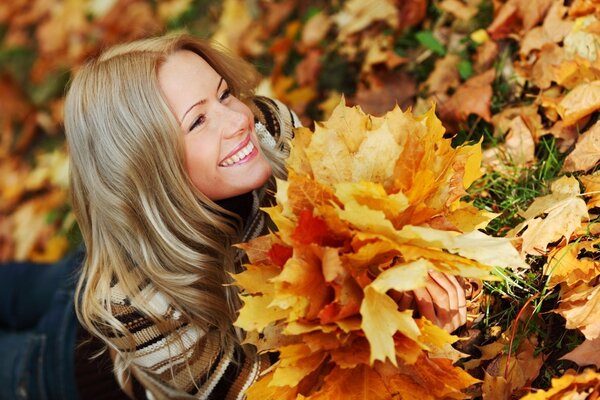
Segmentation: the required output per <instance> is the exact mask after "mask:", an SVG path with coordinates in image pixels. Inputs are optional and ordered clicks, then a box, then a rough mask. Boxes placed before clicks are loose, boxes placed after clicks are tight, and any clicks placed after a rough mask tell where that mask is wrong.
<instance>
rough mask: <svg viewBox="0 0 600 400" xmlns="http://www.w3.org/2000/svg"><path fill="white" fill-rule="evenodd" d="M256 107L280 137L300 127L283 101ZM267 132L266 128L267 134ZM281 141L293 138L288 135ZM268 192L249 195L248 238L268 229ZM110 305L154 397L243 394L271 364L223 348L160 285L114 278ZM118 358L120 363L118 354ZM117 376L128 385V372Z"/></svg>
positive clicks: (118, 343) (135, 371)
mask: <svg viewBox="0 0 600 400" xmlns="http://www.w3.org/2000/svg"><path fill="white" fill-rule="evenodd" d="M252 108H253V111H254V113H255V116H256V118H257V121H260V122H261V123H262V124H263V125H264V126H265V127H266V128H267V131H268V132H269V133H270V134H271V135H272V136H273V138H274V139H275V140H276V141H277V140H278V139H279V137H280V135H284V136H285V137H286V139H290V138H291V136H292V127H293V126H299V122H298V119H297V117H296V116H295V115H294V113H293V112H292V111H290V110H289V109H288V108H287V107H286V106H284V105H283V104H281V103H280V102H276V101H273V100H271V99H268V98H264V97H257V98H256V99H255V100H254V104H253V107H252ZM258 133H259V137H260V138H261V140H262V141H263V142H264V141H266V142H267V143H269V142H270V143H271V144H272V145H273V144H275V141H273V140H272V139H271V138H270V137H261V134H260V132H258ZM264 134H265V132H264V131H263V135H262V136H264ZM282 143H289V140H284V141H282ZM279 150H281V151H284V152H286V153H287V152H288V151H289V148H288V147H287V145H285V147H284V145H283V144H282V147H281V148H280V149H279ZM268 197H269V196H268V195H267V190H266V188H264V187H263V188H260V189H257V190H255V191H253V192H252V193H251V194H248V195H247V196H245V198H246V200H247V201H248V202H249V203H251V205H250V204H249V210H248V211H249V216H248V217H247V218H246V221H245V226H244V234H243V237H242V240H243V241H247V240H250V239H252V238H254V237H256V236H258V235H260V234H261V233H263V232H265V229H266V227H267V226H266V225H267V223H268V221H267V217H266V216H265V214H264V213H263V212H261V211H260V210H259V207H261V206H263V205H265V203H266V202H267V201H268V200H269V199H268ZM238 261H239V260H238ZM136 299H144V301H145V302H147V304H149V305H150V306H151V307H152V308H153V310H154V311H155V312H156V313H157V314H158V315H162V316H164V317H165V319H167V320H169V321H171V322H173V326H174V327H173V333H175V332H177V333H178V334H180V336H181V338H182V340H181V341H176V342H174V341H171V340H168V339H170V338H171V337H165V336H163V335H162V334H161V333H160V331H159V329H158V327H157V326H156V325H155V324H154V323H153V322H152V320H151V319H150V318H148V317H147V316H145V315H142V314H141V313H140V312H138V310H137V308H136ZM111 309H112V313H113V316H114V317H115V318H117V319H118V320H119V321H120V322H121V323H123V324H124V325H125V327H126V328H127V329H128V331H129V332H130V333H131V334H133V337H134V338H135V343H136V350H135V353H134V362H133V365H132V366H131V367H130V372H131V373H132V375H133V377H134V378H135V379H136V380H137V381H138V382H139V383H141V384H142V386H143V387H144V388H145V389H146V396H147V397H148V398H149V399H224V400H234V399H242V398H244V391H245V390H246V389H247V388H248V387H249V386H250V385H251V384H252V383H253V382H254V381H256V379H257V378H258V377H259V375H260V373H261V372H262V371H264V370H265V369H266V368H267V367H268V366H269V365H270V362H269V360H268V358H266V356H259V358H258V359H256V360H255V359H248V358H246V357H245V355H244V353H243V351H242V350H241V348H227V349H221V348H220V340H219V334H218V332H216V331H214V330H204V331H203V330H200V329H198V328H197V327H195V326H193V325H191V324H189V323H188V321H186V320H185V319H184V318H183V316H182V314H181V313H180V312H179V311H178V310H176V309H174V307H173V306H172V305H171V303H170V301H169V298H168V296H167V295H166V294H164V293H161V292H159V291H157V290H155V288H154V287H153V285H152V283H150V282H148V283H146V284H145V286H144V287H142V288H141V291H140V294H139V296H136V298H128V297H127V296H125V294H124V293H123V291H122V289H121V288H120V285H119V284H118V283H115V284H114V286H113V287H112V292H111ZM167 336H169V335H167ZM124 340H125V339H124V338H119V337H114V338H113V339H112V340H111V342H112V343H111V344H112V345H113V346H115V347H116V348H120V349H123V348H126V346H125V342H124ZM234 360H238V361H239V362H236V361H234ZM115 362H116V364H117V366H118V363H119V362H120V357H119V356H118V355H117V359H116V361H115ZM117 379H119V382H120V384H121V385H122V386H123V385H124V382H123V377H117Z"/></svg>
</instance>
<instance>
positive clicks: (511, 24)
mask: <svg viewBox="0 0 600 400" xmlns="http://www.w3.org/2000/svg"><path fill="white" fill-rule="evenodd" d="M518 4H519V3H518V1H517V0H509V1H507V2H506V3H504V4H502V6H501V7H500V9H499V10H497V12H496V13H495V14H496V15H495V16H494V20H493V21H492V23H491V24H490V26H488V28H487V31H488V33H489V34H490V36H491V37H492V39H494V40H498V39H504V38H506V37H508V35H509V34H510V33H512V32H515V31H517V29H518V28H519V27H520V18H519V6H518Z"/></svg>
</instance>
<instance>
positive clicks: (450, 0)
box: [438, 0, 478, 21]
mask: <svg viewBox="0 0 600 400" xmlns="http://www.w3.org/2000/svg"><path fill="white" fill-rule="evenodd" d="M438 7H440V8H441V9H442V10H444V11H446V12H447V13H450V14H452V15H454V16H455V17H456V18H458V19H462V20H465V21H467V20H469V19H471V18H473V17H474V16H475V15H477V12H478V9H477V7H476V6H475V5H474V4H465V3H463V2H462V1H460V0H443V1H442V2H441V3H440V4H439V6H438Z"/></svg>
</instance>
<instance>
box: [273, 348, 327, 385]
mask: <svg viewBox="0 0 600 400" xmlns="http://www.w3.org/2000/svg"><path fill="white" fill-rule="evenodd" d="M279 351H280V360H281V361H280V363H279V365H278V368H277V369H275V372H274V373H273V379H272V380H271V382H270V383H269V386H291V387H294V386H296V385H298V383H300V381H301V380H302V379H303V378H304V377H305V376H306V375H308V374H310V373H311V372H312V371H314V370H315V369H316V368H318V367H319V365H321V364H322V363H323V361H325V357H326V356H327V354H326V353H325V352H323V351H318V352H315V353H313V352H312V351H311V350H310V348H309V347H308V346H307V345H305V344H303V343H300V344H293V345H289V346H284V347H281V348H280V349H279Z"/></svg>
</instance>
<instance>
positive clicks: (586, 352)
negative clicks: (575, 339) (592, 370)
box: [560, 338, 600, 368]
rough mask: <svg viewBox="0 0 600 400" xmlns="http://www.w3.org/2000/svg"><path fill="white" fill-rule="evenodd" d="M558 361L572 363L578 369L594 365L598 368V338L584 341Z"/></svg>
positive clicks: (599, 356)
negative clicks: (578, 367)
mask: <svg viewBox="0 0 600 400" xmlns="http://www.w3.org/2000/svg"><path fill="white" fill-rule="evenodd" d="M560 359H561V360H569V361H573V362H574V363H576V364H577V365H579V366H580V367H585V366H588V365H595V366H596V368H600V338H597V339H593V340H589V339H586V340H585V341H584V342H583V343H581V344H580V345H579V346H577V347H576V348H575V349H573V350H572V351H570V352H569V353H567V354H565V355H564V356H562V357H561V358H560Z"/></svg>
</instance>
